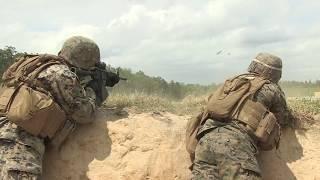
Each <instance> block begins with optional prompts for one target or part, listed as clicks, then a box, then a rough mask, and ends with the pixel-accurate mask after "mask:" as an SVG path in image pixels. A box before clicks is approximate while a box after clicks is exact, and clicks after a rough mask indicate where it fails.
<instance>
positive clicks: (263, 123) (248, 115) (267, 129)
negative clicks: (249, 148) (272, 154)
mask: <svg viewBox="0 0 320 180" xmlns="http://www.w3.org/2000/svg"><path fill="white" fill-rule="evenodd" d="M233 119H236V120H238V121H240V122H243V123H245V124H246V129H247V131H248V132H249V133H250V134H252V135H253V136H254V138H255V139H257V141H258V145H259V148H260V149H261V150H271V149H273V148H274V147H278V144H279V141H280V125H279V124H278V122H277V118H276V117H275V116H274V114H273V113H272V112H270V111H269V110H268V109H267V108H265V106H264V105H262V104H261V103H259V102H254V101H252V100H250V99H247V100H246V101H245V102H244V104H243V105H242V107H241V108H240V109H239V111H238V114H237V115H236V116H234V117H233Z"/></svg>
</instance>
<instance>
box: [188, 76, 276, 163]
mask: <svg viewBox="0 0 320 180" xmlns="http://www.w3.org/2000/svg"><path fill="white" fill-rule="evenodd" d="M266 83H269V81H268V80H266V79H264V78H262V77H257V76H255V75H253V74H242V75H239V76H236V77H234V78H231V79H228V80H226V81H225V83H224V84H223V85H222V86H221V87H219V88H218V89H217V90H216V91H215V92H214V93H213V94H212V95H210V96H209V99H208V103H207V106H206V108H205V110H204V111H203V112H201V113H200V114H199V115H198V116H197V117H195V118H193V119H190V120H189V122H188V124H187V129H186V149H187V151H188V152H189V153H190V157H191V160H193V158H194V153H195V148H196V146H197V144H198V138H197V134H198V131H199V129H201V127H202V126H203V125H204V123H205V122H206V120H207V119H209V118H211V119H215V120H218V121H222V122H231V121H233V120H234V121H238V122H240V123H242V124H244V125H245V128H246V130H247V131H248V133H250V134H252V135H253V136H254V138H255V139H257V140H258V143H259V146H260V148H261V149H262V150H270V149H272V148H273V147H274V146H276V145H277V144H278V142H279V139H280V126H279V124H278V123H277V119H276V118H275V116H274V115H273V113H271V112H270V111H269V110H268V109H267V108H266V107H265V106H264V105H262V104H261V103H259V102H254V101H252V100H250V99H249V97H250V96H251V95H253V94H255V93H256V92H257V91H258V90H259V89H261V87H262V86H263V85H264V84H266Z"/></svg>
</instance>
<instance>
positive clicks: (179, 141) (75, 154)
mask: <svg viewBox="0 0 320 180" xmlns="http://www.w3.org/2000/svg"><path fill="white" fill-rule="evenodd" d="M99 114H100V115H99V118H98V120H97V121H96V122H95V123H93V124H91V125H89V126H81V127H79V129H78V130H77V131H76V132H75V133H74V134H73V135H71V137H70V138H69V140H68V141H67V143H66V144H65V145H64V146H63V148H62V149H61V150H60V152H57V151H54V150H49V151H48V152H47V153H46V157H45V161H44V179H46V180H47V179H48V180H55V179H57V180H61V179H71V180H73V179H74V180H78V179H94V180H107V179H108V180H113V179H115V180H117V179H119V180H120V179H121V180H122V179H124V180H127V179H129V180H130V179H132V180H139V179H163V180H171V179H173V180H179V179H181V180H182V179H188V177H190V172H189V170H188V166H189V165H190V161H189V158H188V154H187V152H186V151H185V145H184V131H185V125H186V122H187V119H188V118H189V117H187V116H177V115H173V114H170V113H156V112H154V113H142V114H136V113H133V112H129V113H127V112H126V111H118V110H112V111H110V110H108V111H107V112H106V110H104V111H102V112H100V113H99ZM319 129H320V128H319V126H316V125H315V126H314V127H313V128H312V129H311V130H309V131H307V132H305V133H303V132H295V131H293V130H286V131H285V132H283V136H282V140H281V141H282V142H281V146H280V149H278V150H277V151H272V152H262V153H261V155H260V157H259V159H260V162H261V164H262V169H263V177H264V179H267V180H269V179H270V180H271V179H272V180H274V179H275V180H290V179H296V178H297V179H302V180H303V179H317V178H320V177H319V175H317V174H318V172H320V164H319V163H320V153H319V152H320V144H319V143H317V141H318V139H319V138H320V131H319Z"/></svg>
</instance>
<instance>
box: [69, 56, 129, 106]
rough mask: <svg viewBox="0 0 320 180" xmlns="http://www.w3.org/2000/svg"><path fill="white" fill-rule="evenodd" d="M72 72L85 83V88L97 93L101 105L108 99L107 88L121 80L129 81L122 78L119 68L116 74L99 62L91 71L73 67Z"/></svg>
mask: <svg viewBox="0 0 320 180" xmlns="http://www.w3.org/2000/svg"><path fill="white" fill-rule="evenodd" d="M71 71H73V72H74V73H76V74H77V76H78V77H79V79H80V81H84V83H82V84H84V87H91V88H92V89H93V90H94V91H95V93H96V95H97V97H99V100H98V104H101V103H102V102H103V101H104V100H105V99H106V98H107V97H108V92H107V89H106V86H108V87H113V86H114V85H116V84H117V83H119V81H120V80H124V81H126V80H127V79H126V78H123V77H120V73H119V68H118V69H117V72H116V73H114V72H112V71H110V70H107V66H106V64H105V63H104V62H99V63H97V64H96V65H95V66H94V67H92V68H90V69H81V68H78V67H72V68H71ZM88 77H89V79H88Z"/></svg>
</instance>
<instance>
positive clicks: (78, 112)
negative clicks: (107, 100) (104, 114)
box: [39, 65, 96, 123]
mask: <svg viewBox="0 0 320 180" xmlns="http://www.w3.org/2000/svg"><path fill="white" fill-rule="evenodd" d="M39 79H40V80H41V81H42V82H43V83H44V85H45V86H49V91H50V92H51V94H52V95H53V96H54V98H55V100H56V101H57V103H59V104H60V105H61V107H62V108H63V109H64V111H65V112H66V114H67V116H68V118H71V119H72V120H74V121H75V122H77V123H89V122H92V121H93V120H94V115H95V111H96V103H95V99H96V95H95V93H94V91H93V90H92V89H90V88H86V89H84V88H83V87H82V86H81V85H80V82H79V80H78V77H77V75H76V74H75V73H73V72H72V71H70V69H69V68H68V67H67V66H65V65H53V66H51V67H49V68H48V69H47V70H45V71H44V72H42V73H40V75H39Z"/></svg>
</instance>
